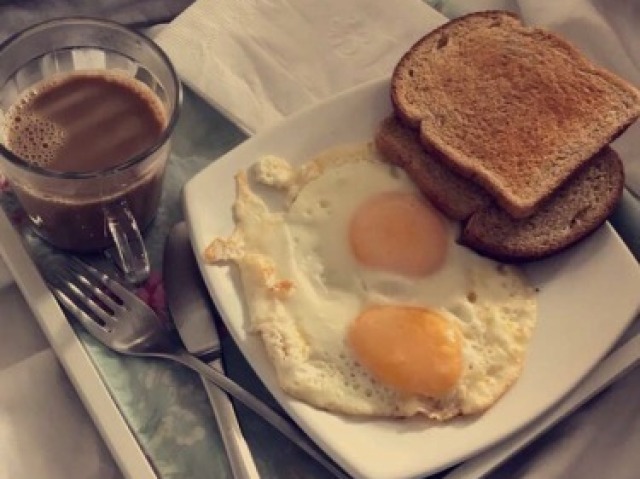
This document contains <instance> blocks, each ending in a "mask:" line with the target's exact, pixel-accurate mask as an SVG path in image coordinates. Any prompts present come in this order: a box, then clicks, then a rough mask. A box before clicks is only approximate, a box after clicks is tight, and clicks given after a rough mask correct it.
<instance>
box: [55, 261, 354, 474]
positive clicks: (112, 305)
mask: <svg viewBox="0 0 640 479" xmlns="http://www.w3.org/2000/svg"><path fill="white" fill-rule="evenodd" d="M52 261H53V262H54V263H55V264H53V265H52V264H51V262H52ZM49 262H50V264H49V265H48V267H47V268H44V276H45V279H46V280H47V282H48V284H49V287H50V288H51V290H52V292H53V294H54V295H55V296H56V298H57V299H58V301H59V302H60V303H61V304H62V306H63V307H64V308H65V309H66V310H67V311H69V313H71V314H72V315H73V316H74V317H75V318H76V319H77V320H78V321H79V322H80V323H81V324H82V325H83V326H84V327H85V329H86V330H87V331H88V332H89V333H90V334H91V335H92V336H94V337H95V338H96V339H97V340H98V341H100V342H101V343H102V344H104V345H105V346H107V347H108V348H110V349H113V350H115V351H117V352H119V353H123V354H130V355H134V356H151V357H157V358H165V359H171V360H173V361H177V362H178V363H181V364H183V365H184V366H187V367H189V368H191V369H193V370H195V371H196V372H198V373H199V374H201V375H203V376H204V377H206V379H208V380H209V381H211V382H212V383H213V384H215V385H216V386H218V387H219V388H220V389H222V390H224V391H225V392H227V393H228V394H230V395H231V396H233V397H234V398H236V399H237V400H238V401H240V402H242V403H243V404H244V405H245V406H247V407H248V408H250V409H251V410H253V411H254V412H255V413H256V414H258V416H260V417H262V418H263V419H265V420H266V421H267V422H268V423H269V424H271V425H272V426H273V427H275V428H276V429H277V430H278V431H280V432H281V433H282V434H283V435H284V436H286V437H287V438H288V439H290V440H291V441H292V442H293V443H294V444H296V445H297V446H299V447H300V448H301V449H302V450H303V451H305V452H306V453H307V454H308V455H309V456H311V457H313V458H314V459H315V460H316V461H318V462H319V463H320V464H322V465H323V466H324V467H325V468H326V469H327V470H329V471H330V472H331V473H333V474H334V475H335V476H336V477H338V478H344V479H348V477H349V476H347V475H346V474H345V473H344V472H343V471H341V470H340V469H339V468H338V466H336V465H335V464H334V463H333V462H331V461H330V460H329V459H328V458H327V457H325V456H324V455H323V454H322V453H321V452H320V451H319V450H317V449H316V447H315V446H314V445H313V444H312V443H311V442H310V441H309V439H308V438H307V437H306V436H305V435H304V434H303V433H302V432H301V431H300V430H299V429H298V428H297V427H296V426H295V425H294V424H293V423H292V422H290V421H289V420H288V419H287V418H285V417H283V416H281V415H280V414H278V413H277V412H276V411H274V410H273V409H271V408H270V407H269V406H267V405H266V404H265V403H264V402H262V401H261V400H260V399H258V398H257V397H255V396H254V395H252V394H251V393H250V392H248V391H247V390H245V389H244V388H242V386H240V385H239V384H237V383H236V382H234V381H232V380H231V379H229V378H228V377H227V376H225V375H224V374H221V373H219V372H218V371H216V370H215V369H213V368H211V367H209V366H208V365H207V364H205V363H204V362H202V361H200V360H199V359H197V358H196V357H195V356H193V355H191V354H190V353H188V352H187V351H186V349H185V348H184V347H183V346H182V344H181V343H180V342H179V340H178V339H177V338H176V337H175V335H173V334H172V333H171V331H169V330H168V329H167V328H165V327H164V326H163V324H162V323H161V321H160V319H159V318H158V316H157V315H156V313H155V312H154V311H153V310H152V309H151V308H149V307H148V306H147V305H146V304H145V303H144V302H143V301H142V300H141V299H140V298H138V297H137V296H136V295H135V294H134V293H132V292H131V291H129V290H128V289H127V288H125V287H124V286H123V285H121V284H120V283H119V282H117V281H116V280H114V279H113V278H111V277H110V276H108V275H107V274H105V273H102V272H100V271H98V270H96V269H95V268H93V267H92V266H90V265H88V264H86V263H84V262H82V261H80V260H78V259H77V258H74V257H67V256H64V257H62V256H59V257H57V258H55V259H53V260H52V259H51V258H50V259H49Z"/></svg>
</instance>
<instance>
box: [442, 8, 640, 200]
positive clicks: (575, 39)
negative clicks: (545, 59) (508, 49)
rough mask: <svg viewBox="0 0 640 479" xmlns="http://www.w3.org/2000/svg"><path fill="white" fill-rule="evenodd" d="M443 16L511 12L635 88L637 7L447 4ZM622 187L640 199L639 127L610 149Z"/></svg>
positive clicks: (639, 59)
mask: <svg viewBox="0 0 640 479" xmlns="http://www.w3.org/2000/svg"><path fill="white" fill-rule="evenodd" d="M443 5H444V6H443V13H444V14H445V15H447V16H448V17H456V16H459V15H462V14H466V13H470V12H472V11H478V10H485V9H504V10H511V11H513V12H515V13H517V14H518V15H520V16H521V17H522V19H523V20H524V22H525V23H526V24H528V25H537V26H542V27H545V28H548V29H550V30H552V31H555V32H557V33H560V34H561V35H563V36H564V37H565V38H567V39H568V40H570V41H571V42H572V43H573V44H574V45H576V46H578V47H579V48H580V50H581V51H582V52H584V53H585V54H586V55H587V56H588V57H590V58H591V59H592V60H593V61H595V62H596V63H598V64H599V65H601V66H603V67H605V68H607V69H609V70H611V71H613V72H616V73H617V74H618V75H620V76H621V77H623V78H625V79H626V80H627V81H629V82H631V83H633V84H634V85H635V86H636V87H640V29H638V25H640V2H637V1H635V0H562V1H558V0H478V1H476V2H469V1H466V0H446V1H445V2H444V3H443ZM613 147H614V148H615V150H616V151H617V152H618V153H619V154H620V156H621V158H622V160H623V162H624V165H625V173H626V176H627V186H628V187H629V189H631V190H632V191H633V192H634V193H635V194H636V196H640V122H636V123H635V124H634V125H632V126H631V127H630V128H629V129H628V130H627V131H626V132H625V134H624V135H622V136H621V137H620V138H619V139H618V140H616V141H615V142H614V143H613Z"/></svg>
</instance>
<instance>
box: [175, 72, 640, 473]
mask: <svg viewBox="0 0 640 479" xmlns="http://www.w3.org/2000/svg"><path fill="white" fill-rule="evenodd" d="M390 113H391V105H390V101H389V82H388V80H380V81H375V82H372V83H369V84H367V85H363V86H361V87H358V88H356V89H354V90H351V91H349V92H346V93H344V94H341V95H339V96H337V97H335V98H332V99H330V100H328V101H326V102H323V103H321V104H318V105H316V106H314V107H311V108H309V109H307V110H305V111H303V112H301V113H299V114H296V115H294V116H292V117H290V118H288V119H286V120H285V121H283V122H282V123H280V124H278V125H276V126H275V127H274V128H272V129H270V130H269V131H266V132H264V133H262V134H259V135H257V136H255V137H253V138H251V139H249V140H247V141H246V142H245V143H243V144H242V145H240V146H239V147H238V148H236V149H234V150H233V151H231V152H229V153H228V154H226V155H225V156H224V157H222V158H220V159H218V160H217V161H215V162H214V163H212V164H211V165H210V166H209V167H207V168H205V169H204V170H203V171H202V172H200V173H199V174H197V175H196V176H195V177H194V178H193V179H192V180H190V181H189V182H188V183H187V185H186V187H185V190H184V200H185V211H186V216H187V219H188V222H189V224H190V229H191V237H192V242H193V246H194V249H195V250H196V252H197V253H199V254H197V256H199V257H201V256H202V254H201V253H202V251H204V249H205V247H206V246H207V245H208V243H209V242H210V241H211V239H212V238H214V237H215V236H227V235H229V234H230V233H231V231H232V230H233V219H232V214H231V205H232V203H233V201H234V198H235V183H234V180H233V177H234V175H235V173H236V172H237V171H238V170H239V169H241V168H246V167H248V166H249V165H251V164H252V163H254V162H255V161H256V160H258V159H259V158H260V157H261V156H263V155H266V154H273V155H278V156H281V157H283V158H286V159H288V160H289V161H291V162H292V163H294V164H298V163H302V162H304V161H306V160H308V159H309V158H310V157H312V156H313V155H315V154H316V153H318V152H320V151H322V150H324V149H326V148H328V147H331V146H335V145H338V144H341V143H353V142H357V141H362V142H364V141H370V140H371V139H372V136H373V132H374V131H375V129H376V127H377V125H378V124H379V122H380V121H381V120H382V119H383V118H384V117H385V116H387V115H389V114H390ZM200 266H201V270H202V273H203V276H204V278H205V281H206V283H207V285H208V288H209V291H210V292H211V295H212V297H213V299H214V301H215V303H216V305H217V306H218V308H219V310H220V313H221V314H222V317H223V319H224V321H225V323H226V325H227V326H228V328H229V330H230V332H231V334H232V335H233V337H234V339H235V341H236V342H237V343H238V346H239V347H240V349H241V350H242V352H243V354H244V355H245V356H246V358H247V360H248V361H249V363H250V364H251V365H252V366H253V368H254V369H255V371H256V372H257V374H258V376H259V377H260V378H261V379H262V381H263V382H264V383H265V384H266V386H267V387H268V388H269V390H270V391H271V392H272V393H273V395H274V396H275V397H276V399H277V400H278V401H279V402H280V403H281V404H282V406H283V407H284V408H285V409H286V410H287V412H288V413H289V414H290V415H291V416H292V417H293V418H294V419H295V420H296V422H297V423H298V424H299V425H300V426H301V427H302V428H303V429H304V430H305V431H306V432H307V433H308V434H309V435H310V436H311V437H312V438H313V439H314V440H315V441H316V442H317V444H318V445H320V447H322V448H323V449H324V450H325V451H326V452H327V453H328V454H329V455H330V456H331V457H333V458H334V460H335V461H336V462H338V463H339V464H340V465H341V466H343V467H344V468H345V469H346V470H347V471H348V472H349V473H350V474H352V475H353V476H355V477H361V478H365V477H366V478H379V479H391V478H396V479H400V478H414V477H416V478H417V477H424V476H426V475H429V474H432V473H435V472H437V471H439V470H442V469H444V468H446V467H448V466H450V465H452V464H454V463H456V462H458V461H461V460H463V459H465V458H467V457H469V456H470V455H472V454H475V453H477V452H479V451H480V450H482V449H485V448H487V447H489V446H491V445H492V444H495V443H496V442H498V441H500V440H501V439H504V438H505V437H506V436H508V435H509V434H511V433H513V432H515V431H517V430H518V429H520V428H522V427H523V426H525V425H526V424H527V423H529V422H531V421H532V420H534V419H535V418H536V417H537V416H539V415H540V414H542V413H543V412H544V411H545V410H547V409H548V408H550V407H552V406H553V405H554V403H556V402H557V401H558V400H559V399H560V398H562V397H563V396H564V395H565V394H566V393H567V392H568V391H569V390H570V389H572V388H573V387H574V386H575V385H576V384H577V383H578V382H579V381H580V380H581V379H582V378H583V376H584V375H585V374H586V373H587V372H588V371H590V370H591V368H593V366H594V365H595V364H596V363H597V362H598V361H599V360H600V359H601V358H602V357H603V356H604V355H605V353H606V352H607V351H608V350H609V349H610V348H611V347H612V345H613V344H614V342H615V341H616V339H617V338H618V337H619V336H620V335H621V334H622V333H623V332H624V330H625V329H626V328H627V326H628V325H629V324H630V323H631V321H632V319H633V317H634V315H635V313H636V311H637V309H638V306H639V305H640V269H639V267H638V265H637V263H636V261H635V259H634V258H633V256H632V255H631V253H630V252H629V251H628V250H627V248H626V247H625V245H624V244H623V243H622V241H621V240H620V238H619V237H618V236H617V234H616V233H615V231H614V230H613V228H611V227H610V226H609V225H608V224H606V225H604V226H603V227H601V228H600V229H599V230H598V231H597V232H595V233H594V234H593V235H591V236H590V237H589V238H588V239H586V240H585V241H583V242H581V243H580V245H578V246H577V247H574V248H571V249H570V250H568V251H566V252H565V253H562V254H560V255H557V256H555V257H553V258H550V259H548V260H544V261H539V262H536V263H533V264H530V265H528V266H526V267H525V271H526V273H527V274H528V276H529V278H530V279H531V281H532V282H533V283H534V285H535V286H536V287H537V288H539V290H540V292H539V296H538V298H539V309H538V312H539V314H538V325H537V327H536V330H535V333H534V337H533V340H532V342H531V345H530V349H529V353H528V357H527V360H526V363H525V368H524V371H523V374H522V376H521V378H520V379H519V380H518V382H517V383H516V384H515V385H514V387H513V388H512V389H511V390H510V391H509V392H508V393H507V394H506V395H505V396H504V397H503V398H502V399H501V400H500V401H499V402H498V403H497V404H496V405H495V406H493V407H492V408H491V409H490V410H489V411H487V412H486V413H485V414H483V415H481V416H479V417H475V418H471V419H465V420H459V421H453V422H449V423H445V424H441V425H432V424H428V423H426V422H425V421H424V420H423V419H420V418H416V419H411V420H361V419H360V420H355V419H352V418H349V417H345V416H341V415H336V414H331V413H328V412H324V411H320V410H317V409H314V408H312V407H310V406H307V405H306V404H303V403H301V402H299V401H296V400H292V399H291V398H289V397H287V396H286V395H285V394H284V393H283V392H282V391H281V390H280V388H279V387H278V385H277V382H276V377H275V373H274V371H273V369H272V367H271V365H270V363H269V361H268V359H267V357H266V354H265V351H264V349H263V347H262V344H261V341H260V339H259V338H258V337H256V336H253V335H250V334H247V332H246V330H245V325H246V324H247V318H246V310H245V307H244V305H243V300H242V289H241V286H240V284H239V282H238V281H237V275H236V272H235V271H234V270H233V268H230V267H221V266H208V265H205V264H203V263H202V262H201V264H200Z"/></svg>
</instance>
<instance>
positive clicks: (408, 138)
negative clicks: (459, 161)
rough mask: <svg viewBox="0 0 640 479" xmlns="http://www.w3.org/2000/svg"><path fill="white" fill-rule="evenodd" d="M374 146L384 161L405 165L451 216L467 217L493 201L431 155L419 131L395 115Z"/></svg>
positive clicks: (383, 125)
mask: <svg viewBox="0 0 640 479" xmlns="http://www.w3.org/2000/svg"><path fill="white" fill-rule="evenodd" d="M375 145H376V147H377V149H378V151H379V152H380V153H381V156H382V158H383V159H384V160H386V161H388V162H389V163H393V164H395V165H398V166H400V167H401V168H403V169H404V171H405V172H406V173H407V174H408V175H409V177H410V178H411V179H412V180H413V182H414V183H415V184H416V186H417V187H418V188H419V189H420V190H421V191H422V192H423V194H424V195H425V196H426V197H427V198H428V199H429V200H430V201H431V202H432V203H433V204H434V205H435V206H436V207H437V208H438V209H439V210H440V211H442V212H443V213H444V214H445V215H447V216H448V217H449V218H451V219H454V220H464V219H466V218H468V217H469V216H471V214H473V213H474V212H475V211H477V210H478V209H480V208H482V207H484V206H486V205H488V204H489V203H490V202H491V198H490V197H489V195H488V194H487V193H486V192H485V191H484V190H482V188H480V187H479V186H477V185H476V184H474V183H473V182H471V181H469V180H467V179H466V178H464V177H462V176H460V175H458V174H457V173H455V172H454V171H452V170H451V169H450V168H447V167H446V166H444V165H443V164H442V163H441V162H439V161H438V160H437V159H436V158H434V157H433V156H432V155H429V154H428V153H427V152H426V151H425V149H424V148H423V147H422V145H421V144H420V139H419V135H418V133H417V132H416V131H414V130H411V129H410V128H407V127H405V126H404V125H402V124H401V123H400V122H399V121H398V120H397V119H396V118H395V117H388V118H385V119H384V120H383V121H382V123H381V124H380V126H379V128H378V130H377V131H376V134H375Z"/></svg>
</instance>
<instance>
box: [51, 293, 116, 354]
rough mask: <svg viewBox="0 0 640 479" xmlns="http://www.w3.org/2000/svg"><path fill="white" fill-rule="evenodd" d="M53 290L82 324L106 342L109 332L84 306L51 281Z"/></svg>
mask: <svg viewBox="0 0 640 479" xmlns="http://www.w3.org/2000/svg"><path fill="white" fill-rule="evenodd" d="M50 286H51V291H52V292H53V294H54V295H55V297H56V298H57V299H58V301H60V303H62V305H63V306H64V307H65V308H66V309H67V310H68V311H69V312H70V313H71V314H72V315H73V316H74V317H75V318H76V319H77V320H78V321H80V323H82V325H83V326H84V327H85V328H86V329H87V330H88V331H89V332H90V333H91V334H92V335H93V336H95V337H96V338H98V339H99V340H100V341H102V342H105V340H106V337H105V335H106V334H108V333H109V332H108V331H107V330H106V329H105V328H104V327H102V326H101V325H100V324H98V323H97V322H96V321H95V320H94V319H93V318H92V317H91V316H89V315H88V314H87V313H86V312H85V311H84V310H83V309H82V308H80V307H78V306H77V305H76V303H74V302H73V300H71V299H70V298H69V297H68V296H67V295H66V294H65V293H64V292H63V291H62V290H61V289H60V288H58V287H57V286H55V285H53V284H51V283H50Z"/></svg>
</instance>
